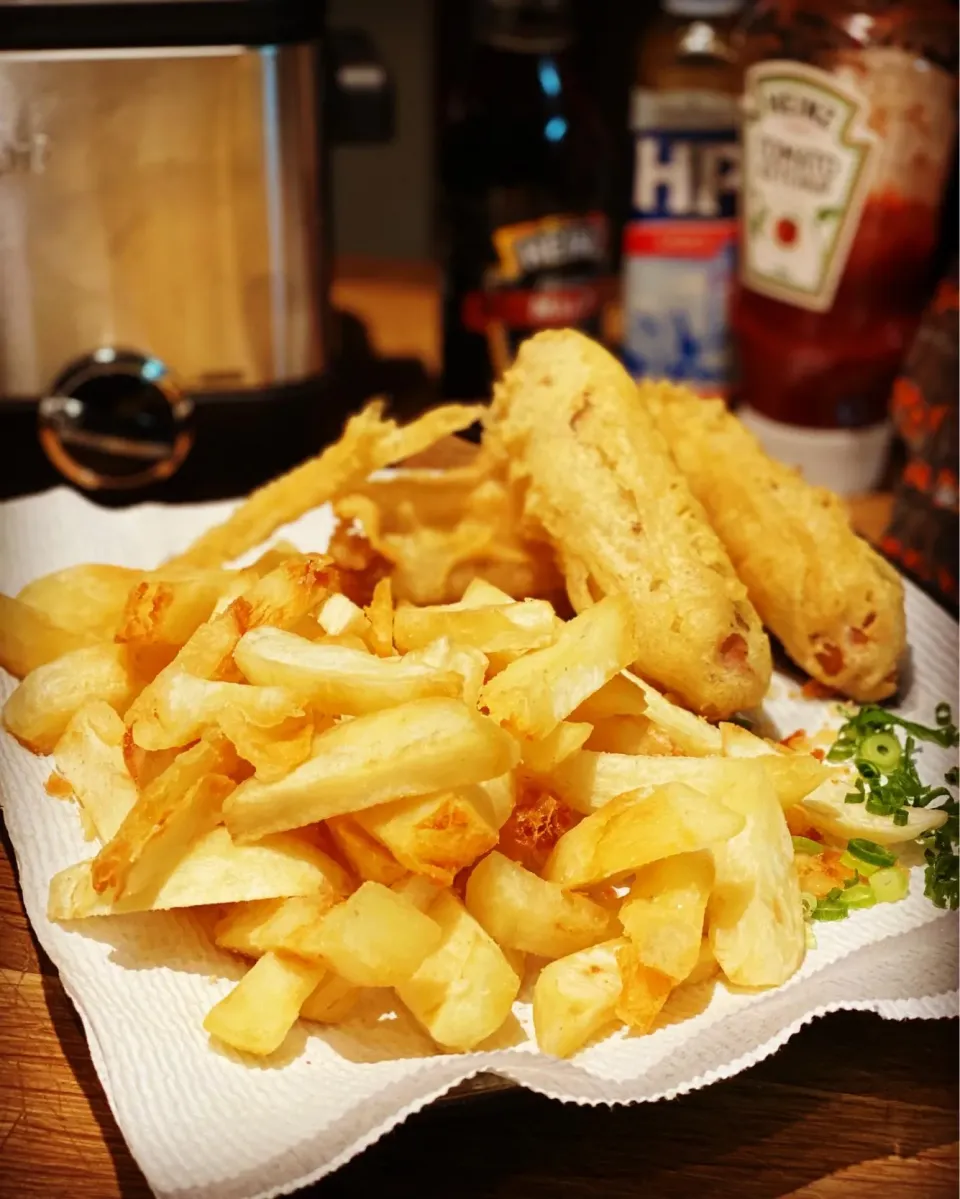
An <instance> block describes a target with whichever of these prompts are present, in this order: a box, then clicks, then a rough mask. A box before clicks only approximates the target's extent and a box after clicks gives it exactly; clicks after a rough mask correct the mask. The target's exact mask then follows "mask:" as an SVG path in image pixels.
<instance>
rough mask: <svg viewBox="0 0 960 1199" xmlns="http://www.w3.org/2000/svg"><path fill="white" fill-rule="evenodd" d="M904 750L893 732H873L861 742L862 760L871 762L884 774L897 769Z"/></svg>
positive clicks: (860, 755)
mask: <svg viewBox="0 0 960 1199" xmlns="http://www.w3.org/2000/svg"><path fill="white" fill-rule="evenodd" d="M902 753H903V750H902V748H901V746H900V742H899V741H898V740H897V738H896V737H894V735H893V734H892V733H871V734H870V736H869V737H864V739H863V741H862V742H861V743H860V754H859V757H860V760H861V761H864V762H870V763H871V764H872V765H874V766H876V767H877V769H878V770H881V771H883V773H884V774H890V773H891V772H892V771H894V770H896V768H897V766H898V765H899V763H900V758H901V755H902Z"/></svg>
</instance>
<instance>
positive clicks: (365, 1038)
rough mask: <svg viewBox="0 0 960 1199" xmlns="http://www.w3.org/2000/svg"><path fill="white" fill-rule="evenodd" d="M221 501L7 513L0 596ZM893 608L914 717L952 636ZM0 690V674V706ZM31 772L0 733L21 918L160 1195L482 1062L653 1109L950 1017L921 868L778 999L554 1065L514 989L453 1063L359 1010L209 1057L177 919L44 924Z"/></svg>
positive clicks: (230, 1179)
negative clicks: (335, 1022) (888, 1026)
mask: <svg viewBox="0 0 960 1199" xmlns="http://www.w3.org/2000/svg"><path fill="white" fill-rule="evenodd" d="M228 507H229V505H219V504H217V505H205V506H189V507H174V508H163V507H158V506H154V505H144V506H141V507H138V508H133V509H127V510H125V511H117V512H112V511H111V512H108V511H104V510H103V509H100V508H97V507H96V506H94V505H93V504H90V503H88V502H86V501H84V500H83V499H81V498H79V497H78V496H76V495H75V494H73V493H72V492H68V491H66V490H58V491H54V492H50V493H48V494H47V495H45V496H43V497H38V498H30V499H25V500H16V501H13V502H10V503H7V504H4V505H2V506H0V591H3V592H5V593H7V594H10V593H14V594H15V593H16V591H17V590H18V589H19V588H20V587H22V586H23V584H25V583H26V582H27V581H28V580H29V579H31V578H34V577H35V576H37V575H39V574H43V573H46V572H48V571H51V570H55V569H58V568H60V567H64V566H68V565H71V564H73V563H76V562H84V561H102V562H115V563H121V564H127V565H135V566H145V567H146V566H153V565H155V564H156V563H158V562H159V561H161V560H162V559H163V558H165V557H167V556H168V555H170V554H172V553H174V552H175V551H177V550H179V549H181V548H182V547H183V546H185V545H186V544H187V543H188V542H189V541H190V540H191V538H192V537H193V536H195V535H196V533H197V532H198V531H200V530H201V529H203V528H204V527H206V526H207V525H208V524H210V523H212V522H213V521H215V520H217V519H219V518H221V517H222V515H223V514H224V512H225V510H226V509H227V508H228ZM329 530H330V515H329V513H328V512H324V511H320V512H316V513H312V514H310V516H308V517H306V518H304V519H303V520H301V521H299V522H297V524H296V525H294V526H291V528H290V529H289V530H286V531H285V535H289V536H291V537H292V539H293V540H294V541H295V542H296V543H297V544H299V545H300V546H301V547H302V548H304V549H322V548H323V547H324V546H325V545H326V542H327V537H328V535H329ZM907 615H908V625H909V630H910V644H911V646H912V669H911V670H910V672H909V676H910V677H909V680H908V686H907V688H906V692H905V696H904V700H903V704H902V710H903V711H904V712H905V713H906V714H910V715H915V716H916V717H918V718H920V719H926V720H929V719H930V717H931V715H932V712H933V709H934V707H935V705H936V704H937V703H938V702H939V701H941V700H943V699H945V698H949V699H950V700H951V701H953V702H955V701H956V698H957V678H956V667H957V627H956V625H955V624H954V623H953V622H952V621H951V620H950V619H949V618H948V617H947V616H946V615H944V614H943V613H942V612H941V611H940V610H939V609H938V608H937V607H936V606H935V605H934V604H933V603H931V602H930V601H929V600H928V599H926V598H925V597H924V596H923V595H922V594H921V593H920V592H918V591H917V590H915V589H914V588H912V587H908V595H907ZM12 687H13V681H12V680H10V679H8V678H6V677H5V676H4V677H3V679H2V680H0V699H5V698H6V696H7V694H9V692H10V690H11V689H12ZM766 707H767V711H768V713H769V715H770V716H771V717H772V718H773V720H774V721H775V723H776V724H777V726H778V728H779V729H780V731H781V732H783V733H787V732H790V731H793V730H794V729H795V728H799V727H806V728H807V729H808V730H811V731H812V730H814V729H815V728H818V727H820V725H821V724H823V723H824V716H825V712H824V705H820V704H817V703H814V702H812V701H806V700H803V699H801V698H800V697H799V693H798V688H797V686H796V684H794V683H791V682H789V681H788V680H786V679H784V678H777V680H775V685H774V688H773V691H772V698H771V699H770V700H769V701H768V704H767V705H766ZM923 752H924V756H923V762H922V768H921V769H922V773H923V774H924V775H925V776H926V777H928V778H929V779H930V780H934V779H936V778H937V777H939V776H940V775H941V774H942V773H943V771H944V770H945V769H947V768H948V766H949V765H950V764H951V761H950V755H948V754H947V753H945V752H944V751H941V750H937V749H935V748H931V747H926V748H925V749H924V751H923ZM49 771H50V763H49V761H47V760H45V759H42V758H37V757H34V756H32V755H31V754H29V753H27V752H26V751H25V750H23V749H21V748H20V747H19V746H18V745H16V744H15V743H14V742H13V740H12V739H11V738H9V737H7V736H0V799H2V804H3V811H4V816H5V819H6V823H7V828H8V830H9V833H10V839H11V841H12V843H13V847H14V850H15V852H16V856H17V864H18V868H19V872H20V881H21V885H22V887H23V894H24V901H25V904H26V907H27V914H28V916H29V917H30V920H31V922H32V924H33V926H34V928H35V930H36V932H37V935H38V937H39V939H40V941H41V943H42V945H43V947H44V949H45V950H46V951H47V953H48V954H49V955H50V957H51V958H52V959H53V961H54V963H55V964H56V966H57V968H58V969H59V970H60V973H61V977H62V980H63V983H64V986H65V987H66V989H67V991H68V993H69V994H70V997H71V998H72V1000H73V1002H74V1003H75V1004H76V1007H77V1010H78V1011H79V1012H80V1015H81V1017H82V1019H83V1023H84V1027H85V1029H86V1033H87V1037H88V1040H89V1042H90V1051H91V1054H92V1057H93V1061H94V1064H95V1066H96V1069H97V1073H98V1074H99V1076H100V1079H101V1082H102V1083H103V1087H104V1090H105V1092H106V1094H107V1098H108V1100H109V1102H110V1106H111V1108H112V1110H113V1112H114V1115H115V1116H116V1118H117V1122H118V1124H119V1125H120V1128H121V1130H122V1131H123V1134H124V1136H125V1137H126V1139H127V1142H128V1143H129V1145H130V1148H131V1150H132V1152H133V1154H134V1156H135V1157H136V1159H137V1161H138V1162H139V1164H140V1167H141V1169H142V1170H143V1172H144V1174H145V1175H146V1177H147V1180H148V1181H149V1183H150V1185H151V1186H152V1187H153V1189H154V1191H155V1192H156V1194H157V1195H161V1196H169V1197H174V1196H176V1197H177V1199H249V1197H253V1196H257V1197H263V1199H266V1197H267V1196H273V1195H281V1194H285V1193H287V1192H289V1191H291V1190H294V1189H295V1188H296V1187H298V1186H301V1185H304V1184H306V1183H308V1182H312V1181H315V1180H316V1179H318V1178H321V1177H322V1176H323V1175H325V1174H328V1173H329V1172H330V1171H332V1170H335V1169H336V1168H337V1167H338V1166H341V1165H343V1164H344V1163H345V1162H347V1161H349V1160H350V1158H352V1157H354V1156H355V1155H356V1154H357V1153H359V1152H361V1151H362V1150H363V1149H364V1148H366V1147H367V1146H368V1145H370V1144H372V1143H373V1142H374V1141H376V1140H377V1139H378V1138H379V1137H381V1136H382V1135H383V1134H384V1133H385V1132H387V1131H388V1130H389V1129H390V1128H392V1127H394V1126H395V1125H396V1124H398V1123H399V1122H400V1121H402V1120H404V1119H406V1118H407V1117H408V1116H409V1115H411V1114H412V1113H414V1112H416V1111H418V1110H419V1109H420V1108H422V1107H423V1106H425V1105H426V1104H427V1103H430V1102H431V1101H432V1100H434V1099H436V1098H438V1097H439V1096H440V1095H442V1094H444V1092H446V1091H448V1090H449V1089H450V1088H451V1087H453V1086H455V1085H456V1084H457V1083H459V1082H461V1081H463V1080H464V1079H466V1078H470V1077H472V1076H473V1075H475V1074H478V1073H481V1072H485V1071H495V1072H497V1073H499V1074H501V1075H504V1076H505V1077H507V1078H510V1079H512V1080H513V1081H515V1082H517V1083H519V1084H520V1085H522V1086H526V1087H530V1088H531V1089H532V1090H535V1091H539V1092H540V1093H541V1094H544V1095H550V1096H553V1097H554V1098H557V1099H561V1100H565V1101H568V1102H573V1103H591V1104H592V1103H628V1102H634V1101H642V1100H655V1099H662V1098H669V1097H672V1096H674V1095H677V1094H682V1093H684V1092H686V1091H689V1090H692V1089H694V1088H696V1087H701V1086H706V1085H707V1084H709V1083H711V1082H715V1081H716V1080H718V1079H722V1078H727V1077H729V1076H731V1075H733V1074H736V1073H737V1072H738V1071H740V1070H743V1069H744V1068H746V1067H747V1066H750V1065H752V1064H753V1063H755V1062H757V1061H759V1060H760V1059H761V1058H763V1057H765V1056H767V1055H768V1054H770V1053H772V1052H773V1051H774V1050H776V1049H777V1048H779V1046H781V1045H782V1044H783V1043H784V1042H785V1041H786V1040H787V1039H788V1038H789V1037H790V1036H792V1035H793V1033H794V1032H796V1031H797V1029H798V1028H800V1027H801V1026H802V1025H804V1024H805V1023H807V1022H809V1021H810V1020H812V1019H814V1017H816V1016H819V1015H822V1014H824V1013H825V1012H830V1011H834V1010H837V1009H839V1008H856V1009H863V1010H869V1011H874V1012H878V1013H880V1014H881V1015H882V1016H885V1017H887V1018H889V1019H908V1018H916V1017H943V1016H950V1015H954V1014H956V1012H957V995H956V990H955V988H956V978H957V947H956V919H955V917H953V916H950V915H946V916H945V915H943V914H942V913H941V912H939V911H938V910H937V909H936V908H934V907H933V906H932V905H931V904H930V903H929V902H928V901H927V900H925V899H924V898H923V894H922V892H923V884H922V871H920V870H919V869H918V870H916V871H915V872H914V877H913V880H912V886H911V894H910V897H909V898H908V899H907V900H906V901H904V902H903V903H899V904H892V905H882V906H879V907H876V908H873V909H870V910H868V911H863V912H858V913H856V914H855V915H854V916H853V918H851V919H849V920H846V921H843V922H840V923H837V924H821V925H817V926H816V935H817V940H818V947H817V949H816V950H814V951H812V952H810V953H808V955H807V959H806V962H805V963H804V966H803V968H802V970H801V971H800V972H799V973H798V974H797V975H796V976H795V977H794V978H793V979H792V980H791V981H790V982H789V983H788V984H787V985H786V986H784V987H782V988H780V989H779V990H777V991H773V992H764V993H760V994H745V993H733V992H732V991H730V990H727V989H725V988H723V987H722V986H711V985H707V986H705V987H704V988H703V989H702V991H701V992H700V993H699V994H693V995H691V996H688V997H687V999H686V1000H685V1001H684V1003H683V1006H682V1007H681V1006H678V1001H677V1000H673V1001H671V1002H669V1003H668V1005H667V1007H666V1008H665V1010H664V1013H663V1016H662V1019H661V1020H660V1022H659V1023H658V1025H657V1027H656V1029H655V1031H654V1032H652V1033H651V1034H649V1035H647V1036H643V1037H638V1036H634V1035H632V1034H629V1033H625V1032H621V1033H616V1034H614V1035H612V1036H610V1037H608V1038H606V1039H605V1040H603V1041H600V1042H599V1043H596V1044H593V1045H590V1046H589V1047H588V1048H586V1049H585V1050H584V1051H582V1052H581V1053H580V1054H578V1055H577V1056H576V1057H575V1058H574V1059H573V1060H571V1061H566V1062H560V1061H557V1060H555V1059H552V1058H549V1057H546V1056H544V1055H542V1054H540V1053H538V1052H537V1051H536V1049H535V1048H534V1047H533V1046H532V1044H531V1042H530V1040H529V1039H528V1038H527V1037H525V1035H524V1032H525V1030H529V1028H530V1013H529V1007H528V1005H527V1004H526V1003H524V1002H518V1003H517V1005H516V1009H515V1015H516V1020H517V1023H516V1024H515V1025H514V1026H513V1027H512V1028H508V1029H505V1030H502V1031H501V1033H500V1034H498V1037H497V1039H496V1041H495V1044H493V1045H492V1046H491V1047H489V1048H488V1049H487V1051H485V1052H478V1053H470V1054H464V1055H457V1056H453V1055H447V1054H441V1053H437V1052H435V1051H434V1050H433V1049H432V1048H431V1044H430V1042H429V1041H428V1040H427V1038H426V1037H425V1036H424V1035H423V1034H422V1033H420V1032H419V1031H418V1030H417V1028H416V1027H415V1026H414V1025H413V1023H412V1021H411V1020H410V1019H409V1017H405V1016H404V1015H403V1014H402V1013H398V1012H397V1011H395V1010H394V1009H393V1008H391V1007H390V1006H389V1005H386V1004H385V1005H383V1006H381V1007H379V1008H378V1007H376V1006H375V1005H374V1004H372V1003H371V1005H369V1006H368V1007H367V1008H365V1009H364V1010H363V1011H362V1012H361V1013H360V1014H359V1015H358V1016H357V1017H356V1018H354V1019H353V1020H351V1021H349V1022H348V1023H347V1024H345V1025H343V1026H341V1027H339V1028H335V1029H330V1030H327V1031H320V1030H317V1031H314V1032H311V1033H309V1034H308V1033H306V1032H304V1031H298V1032H297V1033H296V1034H295V1035H294V1036H293V1037H292V1038H291V1040H292V1041H293V1042H294V1044H293V1046H292V1052H289V1053H287V1055H286V1058H285V1059H284V1060H278V1061H273V1060H271V1061H268V1062H267V1063H264V1064H260V1065H251V1064H249V1063H247V1062H244V1061H241V1060H240V1058H239V1057H237V1056H234V1055H231V1054H228V1053H224V1052H218V1051H217V1050H215V1049H213V1048H212V1047H211V1045H210V1044H209V1043H208V1040H207V1037H206V1035H205V1033H204V1032H203V1029H202V1021H203V1017H204V1015H205V1014H206V1012H207V1010H208V1009H209V1008H210V1007H211V1006H212V1005H213V1003H215V1002H216V1001H217V999H219V998H220V997H221V996H222V995H224V994H225V993H226V992H227V991H228V990H229V988H230V987H231V985H232V982H231V981H230V980H231V979H234V978H236V977H238V976H239V973H240V970H239V968H238V966H237V964H236V963H235V962H234V961H233V960H232V959H231V958H229V957H228V956H227V955H224V954H221V953H219V951H217V950H216V949H214V948H212V947H211V946H210V945H209V943H208V942H207V941H206V939H205V938H204V936H203V934H202V932H201V930H200V928H199V926H198V925H197V924H195V923H194V920H193V918H191V917H188V916H181V915H177V914H173V913H148V914H144V915H141V916H123V917H110V918H107V919H103V920H99V921H89V922H87V923H86V924H85V925H82V926H81V925H77V926H74V927H72V928H70V929H67V928H64V927H61V926H58V925H55V924H51V923H50V922H49V921H48V920H47V918H46V915H45V909H46V898H47V887H48V884H49V880H50V877H51V876H52V875H53V874H54V873H55V872H56V871H57V870H60V869H61V868H62V867H64V866H67V865H70V864H71V863H72V862H75V861H78V860H79V859H81V858H84V857H89V856H90V853H91V846H90V844H89V842H85V841H84V839H83V836H82V833H81V831H80V825H79V820H78V817H77V812H76V809H75V808H74V807H73V805H72V804H69V803H65V802H63V801H61V800H57V799H53V798H51V797H49V796H47V795H46V794H45V793H44V790H43V783H44V780H45V778H46V776H47V775H48V773H49ZM697 1008H702V1010H699V1011H697V1010H696V1009H697ZM312 1027H313V1028H314V1029H316V1028H317V1026H312Z"/></svg>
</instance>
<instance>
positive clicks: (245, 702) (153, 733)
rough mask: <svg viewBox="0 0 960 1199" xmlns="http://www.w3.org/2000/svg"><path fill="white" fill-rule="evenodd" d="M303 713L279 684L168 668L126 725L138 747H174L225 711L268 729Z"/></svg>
mask: <svg viewBox="0 0 960 1199" xmlns="http://www.w3.org/2000/svg"><path fill="white" fill-rule="evenodd" d="M289 635H290V634H281V636H289ZM298 640H299V638H298ZM306 644H307V645H310V643H309V642H307V643H306ZM310 648H311V649H312V648H314V647H313V646H312V645H310ZM305 715H306V714H305V712H304V710H303V708H302V707H301V706H300V703H299V701H298V698H297V697H296V696H295V695H293V694H292V693H291V692H290V691H289V690H287V689H285V688H284V687H277V686H264V687H259V686H247V685H246V684H244V683H221V682H211V681H210V680H208V679H198V678H194V676H193V675H190V674H171V675H168V676H167V677H166V678H164V679H163V680H158V681H157V685H156V686H155V687H153V688H152V689H151V697H150V707H149V709H146V708H145V707H143V706H140V708H139V711H138V713H137V718H136V720H134V721H133V722H132V723H131V726H130V727H131V728H132V730H133V739H134V741H135V743H136V744H137V745H139V746H140V747H141V748H142V749H173V748H175V747H177V746H179V745H188V744H189V743H190V742H192V741H196V740H197V738H198V737H199V736H200V734H201V733H202V732H203V730H204V729H206V728H209V727H211V726H216V725H220V724H222V722H223V718H224V716H227V717H228V718H229V717H230V716H236V717H242V718H243V720H244V721H246V722H247V723H249V724H251V725H253V726H254V727H255V728H261V729H271V728H276V727H277V726H278V725H282V724H283V723H284V722H285V721H287V720H301V721H303V720H304V719H305Z"/></svg>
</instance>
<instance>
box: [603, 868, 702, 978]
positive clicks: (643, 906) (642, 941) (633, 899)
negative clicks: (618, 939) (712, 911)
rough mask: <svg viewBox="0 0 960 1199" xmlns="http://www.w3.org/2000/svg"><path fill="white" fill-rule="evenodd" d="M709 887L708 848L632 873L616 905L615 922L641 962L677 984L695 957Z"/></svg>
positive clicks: (690, 969)
mask: <svg viewBox="0 0 960 1199" xmlns="http://www.w3.org/2000/svg"><path fill="white" fill-rule="evenodd" d="M712 886H713V858H712V856H711V854H710V852H709V850H701V851H700V852H699V853H685V854H679V855H677V857H674V858H664V859H663V860H662V861H659V862H653V863H651V864H650V865H649V866H645V867H644V868H643V869H642V870H640V871H638V873H637V877H636V878H635V879H634V881H633V885H632V886H631V888H630V894H629V896H628V897H627V898H626V899H625V900H624V901H623V903H622V904H621V905H620V923H621V924H622V925H623V927H624V931H625V932H626V934H627V936H628V937H629V938H630V940H631V941H632V942H633V945H634V947H635V948H636V951H637V960H638V961H639V962H640V963H642V964H643V965H644V966H648V967H650V968H651V969H653V970H657V971H659V972H660V973H661V974H665V975H667V976H669V977H670V978H671V979H673V981H674V982H675V983H676V982H682V981H683V979H685V978H686V977H687V976H688V975H689V974H690V972H691V971H692V970H693V969H694V967H695V966H696V964H697V961H698V960H699V957H700V945H701V942H702V940H703V919H704V913H705V912H706V908H707V900H708V899H709V898H710V889H711V887H712Z"/></svg>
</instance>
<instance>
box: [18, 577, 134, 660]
mask: <svg viewBox="0 0 960 1199" xmlns="http://www.w3.org/2000/svg"><path fill="white" fill-rule="evenodd" d="M142 579H143V572H142V571H139V570H134V569H131V568H130V567H128V566H107V565H102V564H100V563H83V564H81V565H79V566H68V567H66V569H64V570H57V571H54V572H53V574H49V575H43V576H41V577H40V578H39V579H34V580H33V581H32V582H30V583H28V584H27V585H26V587H24V588H22V590H21V591H19V592H18V594H17V599H18V600H19V601H20V602H21V603H24V604H29V606H30V607H31V608H33V609H34V610H35V611H37V612H40V613H41V614H42V615H43V616H45V617H46V618H47V620H49V621H52V623H53V624H55V625H60V626H61V627H62V628H64V629H70V630H72V631H73V632H74V633H88V634H90V635H91V636H92V637H94V638H95V639H96V640H98V641H109V640H110V638H111V637H113V635H114V633H115V632H116V629H117V626H118V624H119V623H120V620H121V618H122V616H123V611H124V608H125V606H126V602H127V596H128V594H129V592H130V589H131V587H134V586H135V585H136V584H137V583H138V582H139V581H140V580H142ZM38 665H39V663H38Z"/></svg>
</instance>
